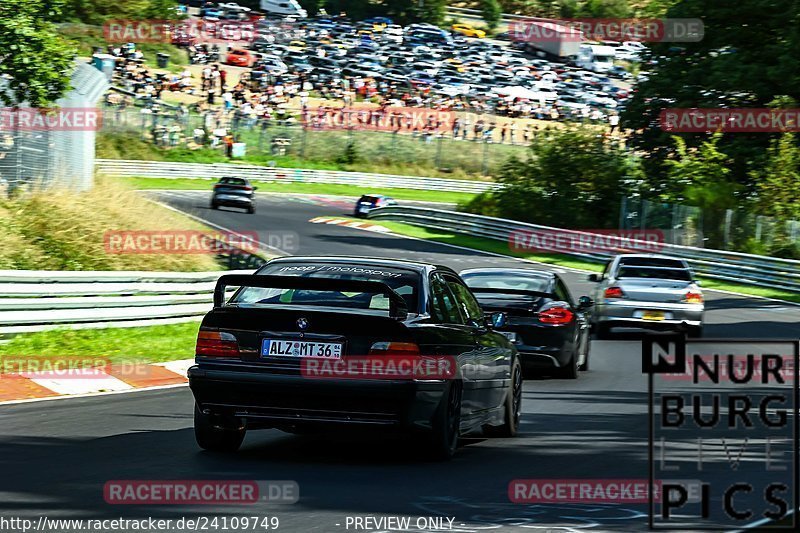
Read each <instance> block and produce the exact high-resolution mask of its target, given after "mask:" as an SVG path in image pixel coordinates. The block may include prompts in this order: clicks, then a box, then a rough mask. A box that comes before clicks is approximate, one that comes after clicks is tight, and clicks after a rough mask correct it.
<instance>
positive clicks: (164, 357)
mask: <svg viewBox="0 0 800 533" xmlns="http://www.w3.org/2000/svg"><path fill="white" fill-rule="evenodd" d="M199 327H200V322H199V321H197V322H187V323H184V324H169V325H163V326H145V327H136V328H107V329H77V330H69V329H58V330H52V331H42V332H38V333H28V334H24V335H18V336H15V337H13V338H12V339H11V341H10V342H8V343H4V344H0V357H7V358H12V357H13V358H18V357H24V356H36V357H53V358H56V357H63V358H70V357H81V356H92V357H102V358H103V359H106V360H109V361H110V362H112V363H120V362H141V363H157V362H160V361H174V360H177V359H191V358H193V357H194V346H195V341H196V339H197V330H198V328H199Z"/></svg>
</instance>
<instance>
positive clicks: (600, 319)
mask: <svg viewBox="0 0 800 533" xmlns="http://www.w3.org/2000/svg"><path fill="white" fill-rule="evenodd" d="M704 313H705V307H704V306H703V305H702V304H683V303H659V302H637V301H609V300H606V301H605V302H602V303H599V304H598V305H596V307H595V310H594V316H593V321H594V323H595V324H606V325H608V326H610V327H629V328H643V329H662V330H663V329H680V328H681V327H686V326H691V327H699V326H702V325H703V319H704ZM650 314H658V315H661V316H663V318H661V319H652V318H646V317H647V315H650Z"/></svg>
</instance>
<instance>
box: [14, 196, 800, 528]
mask: <svg viewBox="0 0 800 533" xmlns="http://www.w3.org/2000/svg"><path fill="white" fill-rule="evenodd" d="M153 194H154V195H155V196H156V197H157V198H158V199H159V200H160V201H163V202H165V203H167V204H169V205H171V206H173V207H175V208H177V209H180V210H182V211H185V212H187V213H190V214H193V215H195V216H198V217H201V218H203V219H204V220H207V221H210V222H213V223H215V224H217V225H219V226H222V227H224V228H227V229H231V230H237V231H246V230H251V231H258V232H259V235H260V236H261V235H263V234H265V233H267V232H273V233H276V234H277V233H280V232H291V233H292V234H293V235H295V236H296V237H297V241H296V244H298V245H299V246H298V247H297V248H296V249H293V250H292V254H293V255H298V254H303V255H306V254H307V255H327V254H336V255H364V256H381V257H393V258H400V259H414V260H423V261H431V262H437V263H442V264H446V265H448V266H451V267H453V268H455V269H456V270H460V269H464V268H471V267H477V266H511V265H513V266H516V267H519V266H520V265H525V263H522V262H520V261H517V260H514V259H510V258H508V259H506V258H498V257H494V256H491V255H487V254H483V253H481V252H476V251H468V250H463V249H457V248H452V247H447V246H444V245H441V244H438V243H432V242H425V241H420V240H411V239H406V238H401V237H397V236H392V235H384V234H378V233H371V232H366V231H363V230H357V229H353V228H347V227H342V226H334V225H325V224H311V223H309V222H308V221H309V220H310V219H312V218H314V217H318V216H335V215H343V214H348V213H349V211H350V209H351V208H352V201H351V200H342V199H331V198H321V197H320V198H314V197H308V196H303V197H300V196H285V195H280V196H278V195H273V196H266V195H259V205H258V212H257V213H256V214H254V215H248V214H246V213H244V212H242V211H237V210H227V209H222V210H218V211H213V210H211V209H209V208H208V197H207V194H206V193H202V192H196V191H174V192H159V193H153ZM165 229H167V228H165ZM527 266H529V267H531V268H547V269H553V267H548V266H545V265H536V264H530V263H528V264H527ZM555 270H558V271H559V272H561V274H562V276H563V277H564V278H565V280H566V281H567V283H568V285H569V287H570V289H571V291H572V294H573V297H575V298H577V297H578V296H580V295H583V294H588V293H589V290H590V288H591V284H590V283H589V282H587V281H585V278H586V275H585V274H582V273H578V272H574V271H568V270H565V269H561V268H555ZM706 320H707V326H706V336H708V337H715V338H762V339H766V338H794V339H796V338H798V337H800V307H797V306H793V305H790V304H785V303H781V302H775V301H768V300H762V299H756V298H748V297H743V296H736V295H730V294H723V293H715V292H712V291H709V292H708V293H707V314H706ZM640 354H641V350H640V342H639V341H638V340H637V338H636V337H635V336H626V335H621V336H618V337H617V338H615V339H613V340H608V341H594V342H593V346H592V353H591V359H590V361H591V368H590V370H589V371H588V372H585V373H582V374H581V376H580V377H579V379H577V380H563V379H555V378H543V379H536V380H532V381H527V382H526V383H525V387H524V396H523V416H522V423H521V428H520V434H519V436H518V437H517V438H514V439H483V438H474V439H467V440H466V442H465V444H464V446H463V447H462V448H461V449H460V450H459V453H458V454H457V456H456V457H455V458H454V459H453V460H452V461H451V462H448V463H431V462H427V461H425V460H424V459H422V458H421V457H419V456H418V455H417V454H415V453H413V450H409V445H408V443H406V442H403V441H397V440H393V439H381V438H375V439H357V438H352V437H347V436H337V437H331V436H295V435H288V434H284V433H281V432H279V431H276V430H264V431H259V432H252V433H250V434H248V436H247V437H246V439H245V442H244V445H243V447H242V449H241V450H240V452H239V453H238V454H236V455H230V456H219V455H214V454H210V453H207V452H202V451H200V450H199V449H198V448H197V446H196V444H195V442H194V436H193V431H192V403H193V402H192V397H191V393H190V391H189V390H188V388H175V389H167V390H154V391H139V392H133V393H130V394H122V395H113V396H102V397H96V398H93V397H88V398H74V399H66V400H57V401H48V402H41V403H29V404H19V405H8V406H0V427H2V428H3V429H2V432H0V433H2V434H1V435H0V463H1V464H2V475H0V510H2V512H0V515H2V516H5V517H14V516H24V517H27V518H33V519H36V518H37V517H39V516H47V517H49V518H116V517H137V518H142V517H160V518H171V519H173V520H177V519H178V518H180V517H197V516H206V517H215V516H216V517H222V516H228V517H230V516H254V515H258V516H277V517H278V518H279V519H280V527H279V528H278V530H279V531H298V532H300V531H321V532H328V531H348V530H349V531H353V530H354V529H353V527H352V526H351V527H350V528H347V527H346V518H347V517H348V516H350V517H353V516H360V517H363V516H395V515H402V516H411V517H413V518H414V519H416V518H417V517H425V516H449V517H454V518H455V520H454V522H453V527H454V529H450V531H483V530H500V531H531V530H532V529H539V530H542V529H546V530H548V531H574V530H576V529H584V528H593V529H595V530H598V531H621V530H627V531H641V530H644V529H645V527H646V513H647V505H645V504H598V503H593V504H558V505H555V504H514V503H511V502H510V501H509V498H508V486H509V483H510V482H511V481H512V480H514V479H519V478H540V479H629V480H630V479H647V475H648V466H647V464H648V463H647V458H648V456H647V380H646V377H645V376H644V375H643V374H642V373H641V355H640ZM0 386H1V384H0ZM125 479H257V480H294V481H296V482H297V483H298V484H299V488H300V500H299V502H297V503H295V504H291V505H288V504H283V505H281V504H270V503H263V504H262V503H259V504H255V505H252V506H250V505H247V506H232V505H227V506H226V505H210V506H209V505H204V506H189V505H182V506H179V505H161V506H131V505H123V506H120V505H109V504H106V503H105V501H104V499H103V486H104V484H105V483H106V482H107V481H109V480H125ZM715 498H716V497H715ZM718 500H719V498H716V499H714V503H713V505H716V504H718V503H719V502H718ZM757 511H759V510H758V509H757ZM756 518H758V517H754V518H753V520H755V519H756ZM751 521H752V520H751ZM412 523H413V520H412ZM63 530H65V531H67V530H69V531H73V530H77V528H74V527H72V528H70V527H67V528H63ZM387 530H388V529H386V528H383V529H379V528H377V527H372V528H368V529H362V531H387ZM411 530H416V529H413V528H412V529H411Z"/></svg>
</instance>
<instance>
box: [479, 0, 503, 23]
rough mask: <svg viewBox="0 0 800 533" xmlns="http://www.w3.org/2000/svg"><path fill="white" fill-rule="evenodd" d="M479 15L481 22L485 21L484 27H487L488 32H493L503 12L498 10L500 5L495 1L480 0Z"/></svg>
mask: <svg viewBox="0 0 800 533" xmlns="http://www.w3.org/2000/svg"><path fill="white" fill-rule="evenodd" d="M481 14H482V15H483V20H485V21H486V25H487V26H489V29H490V30H493V29H495V28H496V27H497V25H498V24H500V20H501V18H502V15H503V11H502V10H501V9H500V4H499V3H497V0H482V1H481Z"/></svg>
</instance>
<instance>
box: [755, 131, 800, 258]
mask: <svg viewBox="0 0 800 533" xmlns="http://www.w3.org/2000/svg"><path fill="white" fill-rule="evenodd" d="M753 174H754V176H753V177H754V179H755V180H756V181H757V183H758V196H757V200H756V205H757V206H758V212H759V213H760V214H764V215H767V216H770V217H774V218H775V221H776V222H778V224H777V225H776V228H777V232H776V235H775V239H774V242H773V245H772V248H773V249H772V252H773V253H775V254H776V255H780V256H784V257H794V258H795V259H800V243H793V242H791V240H790V239H789V227H788V224H789V223H791V222H792V221H797V222H794V223H800V148H799V147H798V145H797V139H796V135H795V134H794V133H785V134H783V135H781V136H780V137H779V138H777V139H775V140H774V141H773V143H772V145H771V146H770V147H769V149H768V151H767V160H766V164H765V165H764V166H763V167H762V168H759V169H757V170H754V171H753Z"/></svg>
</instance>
